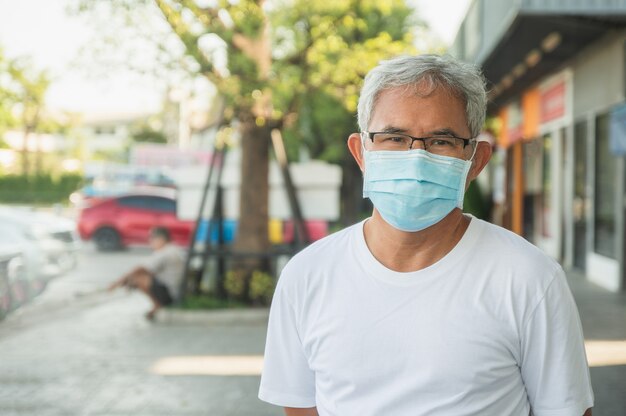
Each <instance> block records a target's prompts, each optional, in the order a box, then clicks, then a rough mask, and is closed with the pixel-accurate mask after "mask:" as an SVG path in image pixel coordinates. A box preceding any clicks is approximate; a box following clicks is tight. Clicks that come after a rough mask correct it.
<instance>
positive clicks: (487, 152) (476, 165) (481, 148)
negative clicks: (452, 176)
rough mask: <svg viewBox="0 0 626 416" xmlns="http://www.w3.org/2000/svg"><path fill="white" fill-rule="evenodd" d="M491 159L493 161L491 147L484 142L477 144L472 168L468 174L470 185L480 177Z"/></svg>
mask: <svg viewBox="0 0 626 416" xmlns="http://www.w3.org/2000/svg"><path fill="white" fill-rule="evenodd" d="M489 159H491V145H490V144H489V143H487V142H483V141H480V142H477V143H476V153H475V154H474V160H473V161H472V167H471V168H470V170H469V173H468V174H467V183H468V184H469V183H470V182H471V181H473V180H474V179H476V178H477V177H478V175H479V174H480V172H482V170H483V169H484V168H485V166H487V163H488V162H489Z"/></svg>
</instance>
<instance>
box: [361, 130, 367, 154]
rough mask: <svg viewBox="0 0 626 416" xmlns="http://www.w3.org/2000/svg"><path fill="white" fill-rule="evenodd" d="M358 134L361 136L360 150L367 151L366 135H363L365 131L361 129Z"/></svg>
mask: <svg viewBox="0 0 626 416" xmlns="http://www.w3.org/2000/svg"><path fill="white" fill-rule="evenodd" d="M360 136H361V150H362V151H364V152H369V150H367V149H366V148H365V140H367V137H366V136H365V132H364V131H362V132H361V134H360Z"/></svg>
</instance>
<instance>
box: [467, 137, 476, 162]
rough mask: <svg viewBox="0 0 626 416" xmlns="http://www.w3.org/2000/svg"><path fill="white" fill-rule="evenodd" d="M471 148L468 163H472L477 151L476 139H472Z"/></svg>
mask: <svg viewBox="0 0 626 416" xmlns="http://www.w3.org/2000/svg"><path fill="white" fill-rule="evenodd" d="M471 143H472V144H473V147H474V151H473V152H472V157H470V158H469V159H468V161H469V162H474V156H476V150H477V149H478V140H476V139H472V142H471Z"/></svg>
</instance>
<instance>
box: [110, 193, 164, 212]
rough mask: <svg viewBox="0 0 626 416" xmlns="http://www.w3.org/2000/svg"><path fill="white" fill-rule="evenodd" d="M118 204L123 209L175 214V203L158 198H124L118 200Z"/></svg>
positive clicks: (143, 196) (148, 196)
mask: <svg viewBox="0 0 626 416" xmlns="http://www.w3.org/2000/svg"><path fill="white" fill-rule="evenodd" d="M118 203H119V204H120V205H122V206H125V207H132V208H138V209H149V210H153V211H162V212H176V201H174V200H173V199H169V198H163V197H160V196H151V195H141V196H125V197H122V198H119V200H118Z"/></svg>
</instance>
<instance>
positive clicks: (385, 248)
mask: <svg viewBox="0 0 626 416" xmlns="http://www.w3.org/2000/svg"><path fill="white" fill-rule="evenodd" d="M469 223H470V219H469V218H468V217H466V216H464V215H463V213H462V211H461V210H460V209H454V210H453V211H452V212H451V213H450V214H448V215H447V216H446V217H445V218H444V219H443V220H441V221H439V222H438V223H437V224H435V225H433V226H431V227H429V228H427V229H425V230H422V231H418V232H414V233H407V232H404V231H400V230H397V229H395V228H394V227H392V226H391V225H389V224H387V223H386V222H385V220H383V219H382V217H381V216H380V214H379V213H378V212H377V211H376V210H374V213H373V214H372V218H370V219H369V220H368V221H367V222H366V223H365V226H364V235H365V242H366V243H367V247H368V248H369V250H370V251H371V252H372V254H373V255H374V257H375V258H376V259H377V260H378V261H379V262H380V263H382V264H383V265H384V266H385V267H387V268H388V269H391V270H394V271H397V272H412V271H417V270H421V269H424V268H426V267H428V266H430V265H432V264H435V263H436V262H437V261H439V260H441V259H442V258H443V257H445V255H446V254H448V253H449V252H450V251H451V250H452V249H453V248H454V246H456V244H457V243H458V242H459V241H460V240H461V238H462V237H463V234H465V231H466V230H467V227H468V225H469Z"/></svg>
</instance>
